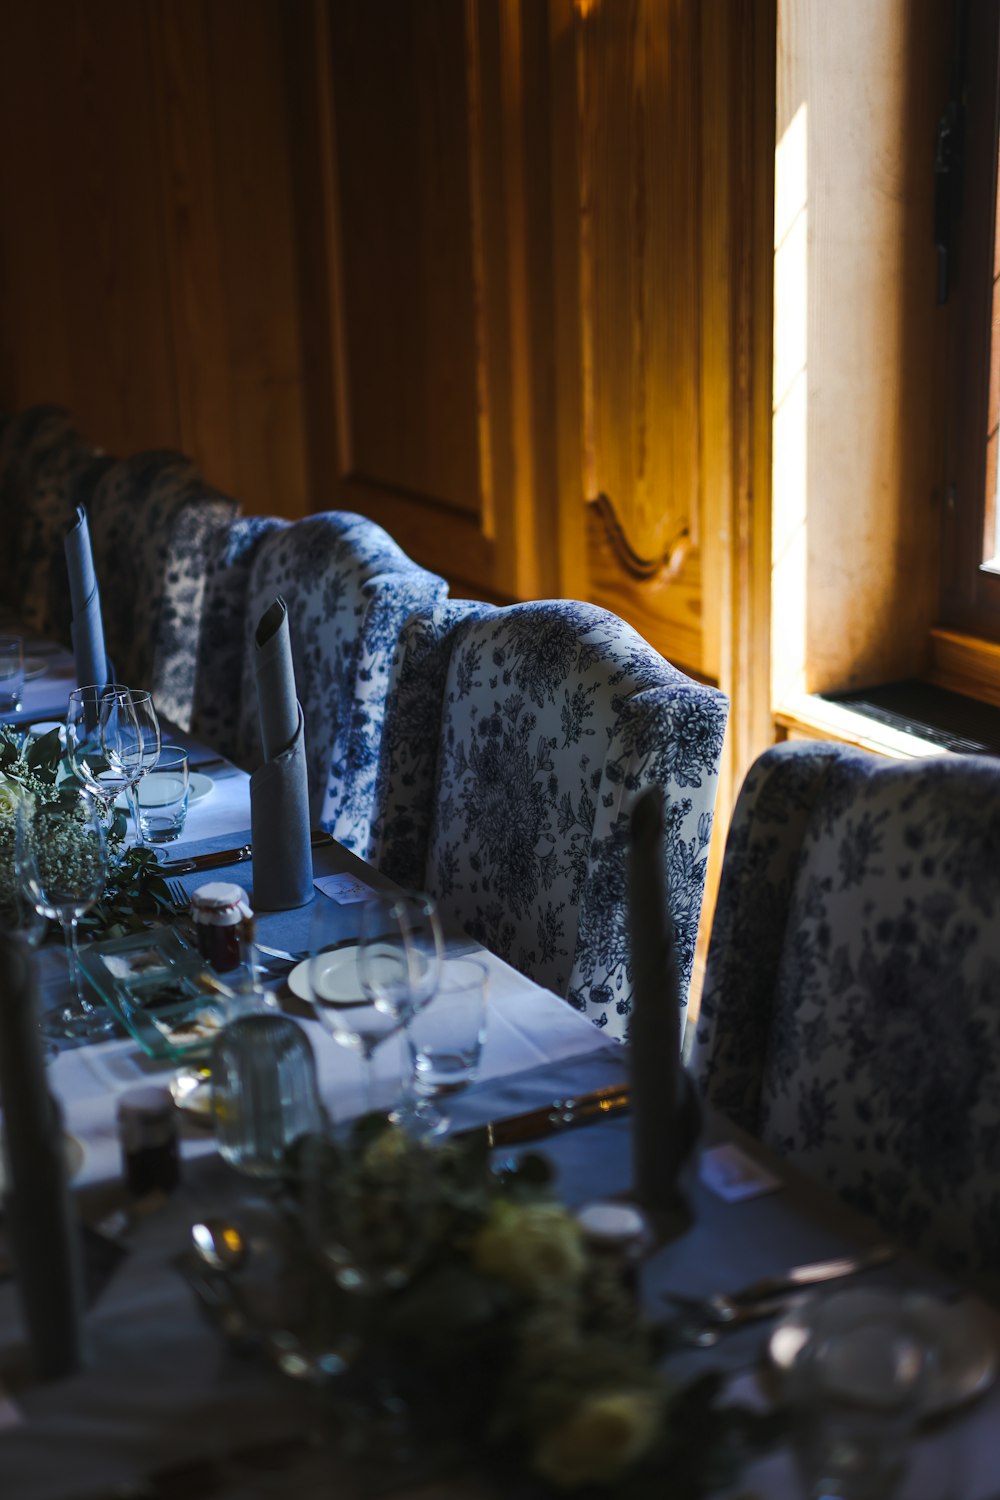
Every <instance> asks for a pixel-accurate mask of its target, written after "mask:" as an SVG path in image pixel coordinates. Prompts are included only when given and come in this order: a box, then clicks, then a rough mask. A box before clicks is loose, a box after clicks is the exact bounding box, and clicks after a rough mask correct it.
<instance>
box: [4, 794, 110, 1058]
mask: <svg viewBox="0 0 1000 1500" xmlns="http://www.w3.org/2000/svg"><path fill="white" fill-rule="evenodd" d="M14 868H15V873H16V876H17V882H18V885H19V886H20V887H21V889H22V890H23V891H24V892H25V893H26V894H27V896H28V899H29V900H30V901H31V903H32V905H33V906H34V907H35V909H36V911H38V912H40V913H41V915H42V916H44V917H49V918H51V919H52V920H54V921H57V922H58V923H59V925H60V926H61V927H62V930H63V935H64V937H65V939H66V958H67V963H68V965H69V979H70V987H71V989H72V991H73V994H74V998H73V1000H71V1002H70V1004H69V1005H68V1006H66V1007H65V1008H64V1009H63V1010H61V1011H60V1012H59V1014H58V1017H57V1023H58V1024H57V1034H58V1035H60V1036H74V1037H79V1036H82V1037H85V1038H87V1039H88V1040H90V1039H93V1038H96V1037H100V1036H106V1035H108V1033H109V1032H110V1031H111V1030H112V1028H113V1026H114V1021H113V1018H112V1017H111V1015H110V1013H109V1012H108V1011H106V1010H105V1009H104V1007H103V1006H96V1005H93V1004H92V1003H91V1002H90V1001H89V1000H88V999H87V998H86V997H85V995H84V993H83V980H82V977H81V974H80V963H79V953H78V950H77V936H76V930H77V924H78V923H79V920H80V918H81V917H82V916H83V915H84V913H85V912H87V911H89V910H90V908H91V907H92V906H93V905H94V902H95V901H97V900H98V899H99V898H100V896H101V894H102V892H103V890H104V887H105V884H106V883H107V873H108V853H107V846H106V845H105V842H104V824H103V820H102V818H101V812H100V808H99V806H98V804H97V802H96V801H95V800H94V798H93V797H91V796H89V795H88V794H87V793H86V792H81V793H80V794H79V796H77V797H74V798H73V799H72V801H71V802H66V801H63V800H60V801H58V802H43V803H39V804H35V803H33V802H32V801H31V800H30V799H28V798H24V799H23V800H22V801H21V802H20V803H19V804H18V809H17V831H16V835H15V842H14ZM52 1024H53V1025H56V1022H53V1023H52Z"/></svg>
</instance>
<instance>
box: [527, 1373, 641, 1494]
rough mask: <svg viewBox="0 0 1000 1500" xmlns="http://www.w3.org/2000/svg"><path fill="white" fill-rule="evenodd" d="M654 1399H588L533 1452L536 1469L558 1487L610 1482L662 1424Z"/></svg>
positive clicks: (624, 1394) (630, 1395) (615, 1394)
mask: <svg viewBox="0 0 1000 1500" xmlns="http://www.w3.org/2000/svg"><path fill="white" fill-rule="evenodd" d="M662 1415H663V1414H662V1410H661V1407H660V1403H659V1401H658V1400H657V1398H656V1397H655V1396H653V1395H650V1394H649V1393H648V1392H646V1391H608V1392H605V1393H604V1394H602V1395H596V1396H591V1397H589V1398H587V1399H585V1400H583V1401H581V1402H580V1404H579V1406H577V1407H576V1408H575V1410H574V1411H572V1412H571V1413H570V1415H569V1416H568V1417H567V1418H566V1420H565V1421H564V1422H561V1423H560V1424H559V1426H558V1427H554V1428H553V1429H552V1430H551V1432H547V1433H545V1434H544V1436H543V1437H542V1439H541V1441H540V1442H539V1444H538V1446H537V1448H536V1450H535V1468H536V1470H537V1471H538V1473H539V1474H541V1475H542V1476H543V1478H545V1479H547V1480H548V1481H549V1482H550V1483H551V1484H554V1485H557V1486H558V1487H559V1488H560V1489H566V1490H571V1489H577V1488H578V1487H579V1486H581V1485H597V1484H605V1485H606V1484H614V1482H615V1481H616V1480H617V1479H619V1478H620V1477H621V1475H622V1474H623V1473H624V1472H625V1470H626V1469H628V1468H629V1467H630V1466H631V1465H632V1464H634V1463H636V1462H637V1461H638V1460H639V1459H640V1458H642V1456H643V1454H644V1453H646V1452H647V1451H648V1450H649V1448H650V1447H651V1446H652V1444H653V1442H654V1440H655V1439H656V1436H657V1433H658V1432H659V1429H660V1423H661V1421H662Z"/></svg>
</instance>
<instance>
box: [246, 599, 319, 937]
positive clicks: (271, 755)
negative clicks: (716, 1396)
mask: <svg viewBox="0 0 1000 1500" xmlns="http://www.w3.org/2000/svg"><path fill="white" fill-rule="evenodd" d="M256 647H257V649H256V657H255V662H254V669H255V674H256V680H257V709H258V712H259V714H260V739H261V745H262V747H263V751H264V764H263V765H262V766H261V767H260V769H259V770H257V771H255V772H254V773H253V775H252V776H251V778H250V829H251V837H252V842H253V904H254V906H255V907H256V909H257V910H258V911H287V910H288V909H289V908H290V907H293V906H304V905H305V904H306V902H307V901H309V900H310V899H311V898H312V889H313V885H312V880H313V866H312V847H311V842H310V827H309V782H308V776H307V770H306V745H305V732H304V728H303V720H302V708H301V705H300V704H299V702H298V700H297V699H296V696H295V670H294V668H293V666H292V644H291V638H290V636H289V633H288V610H287V609H286V607H285V601H284V600H283V599H282V598H280V597H279V598H277V599H275V601H274V603H273V604H272V605H270V606H269V608H268V609H266V610H265V611H264V614H263V615H262V616H261V619H260V623H259V625H258V626H257V635H256Z"/></svg>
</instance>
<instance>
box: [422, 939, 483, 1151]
mask: <svg viewBox="0 0 1000 1500" xmlns="http://www.w3.org/2000/svg"><path fill="white" fill-rule="evenodd" d="M486 996H487V973H486V966H485V964H482V963H479V962H478V960H476V959H472V958H449V959H445V961H444V963H443V964H442V966H441V981H440V983H439V985H438V989H437V994H436V995H435V996H434V998H433V999H432V1000H431V1001H429V1002H428V1004H427V1005H425V1006H424V1008H423V1009H422V1010H419V1011H417V1012H416V1013H415V1014H414V1015H413V1016H412V1017H411V1018H410V1022H409V1025H408V1027H407V1031H406V1039H407V1045H408V1047H409V1050H410V1058H411V1061H412V1063H413V1076H412V1084H411V1087H412V1091H413V1095H414V1104H413V1107H412V1109H411V1111H410V1112H409V1121H408V1123H410V1124H412V1125H414V1126H418V1127H420V1126H422V1127H424V1128H429V1129H430V1130H431V1131H432V1132H433V1133H435V1134H437V1133H439V1132H440V1131H442V1130H445V1129H447V1127H448V1124H449V1121H448V1119H447V1117H446V1116H445V1115H444V1114H443V1113H442V1112H441V1111H440V1109H439V1108H438V1106H437V1103H436V1102H435V1101H437V1100H439V1099H442V1098H444V1097H446V1096H447V1095H449V1094H454V1093H457V1092H458V1091H459V1090H460V1089H463V1088H465V1087H466V1086H467V1085H468V1084H469V1083H471V1082H472V1080H473V1079H474V1078H475V1076H476V1073H477V1072H478V1070H479V1059H480V1055H481V1053H482V1050H483V1041H484V1039H485V1036H486ZM405 1113H406V1112H405V1111H401V1116H403V1115H405Z"/></svg>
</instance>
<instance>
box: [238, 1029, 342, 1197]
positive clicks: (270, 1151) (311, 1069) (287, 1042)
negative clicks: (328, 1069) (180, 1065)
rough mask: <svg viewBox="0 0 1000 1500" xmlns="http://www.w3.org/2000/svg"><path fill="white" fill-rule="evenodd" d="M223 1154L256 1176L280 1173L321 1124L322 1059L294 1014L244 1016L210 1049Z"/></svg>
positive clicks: (278, 1174)
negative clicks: (319, 1070)
mask: <svg viewBox="0 0 1000 1500" xmlns="http://www.w3.org/2000/svg"><path fill="white" fill-rule="evenodd" d="M212 1114H213V1117H214V1119H215V1130H216V1137H217V1140H218V1146H219V1152H220V1154H221V1155H222V1156H223V1157H224V1158H225V1160H226V1161H228V1162H229V1163H230V1165H231V1166H234V1167H236V1168H237V1170H238V1171H240V1172H245V1173H247V1174H248V1175H249V1176H251V1177H276V1176H280V1175H281V1173H282V1171H283V1169H284V1165H285V1157H286V1153H287V1151H288V1148H289V1146H291V1145H292V1143H293V1142H294V1141H297V1140H298V1139H299V1137H300V1136H302V1135H312V1134H314V1133H315V1132H316V1131H318V1130H320V1129H321V1128H322V1126H323V1110H322V1106H321V1104H320V1098H319V1088H318V1086H317V1082H316V1060H315V1058H314V1057H313V1051H312V1047H311V1046H310V1044H309V1038H308V1037H307V1036H306V1034H305V1032H304V1031H303V1030H302V1027H301V1026H299V1025H298V1024H297V1023H296V1022H295V1021H293V1020H292V1018H291V1017H290V1016H282V1015H275V1014H274V1013H273V1012H272V1011H266V1012H260V1011H251V1012H250V1013H249V1014H247V1015H242V1016H238V1017H237V1018H236V1020H234V1021H230V1023H229V1025H228V1026H227V1027H226V1028H225V1030H224V1031H223V1032H222V1033H221V1034H220V1036H219V1037H218V1038H217V1039H216V1042H215V1045H214V1047H213V1049H212Z"/></svg>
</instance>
